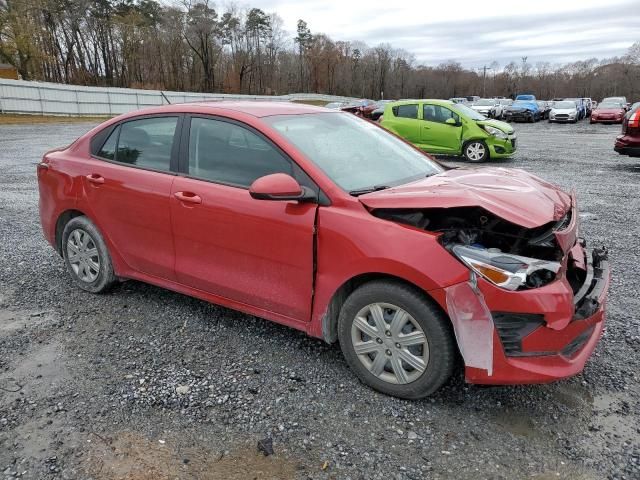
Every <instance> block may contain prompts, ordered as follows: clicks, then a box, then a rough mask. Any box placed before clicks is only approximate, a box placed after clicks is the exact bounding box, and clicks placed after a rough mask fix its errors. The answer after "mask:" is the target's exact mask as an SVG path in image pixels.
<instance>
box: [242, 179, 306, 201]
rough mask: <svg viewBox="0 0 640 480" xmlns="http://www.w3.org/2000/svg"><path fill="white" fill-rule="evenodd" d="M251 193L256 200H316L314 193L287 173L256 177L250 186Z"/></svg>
mask: <svg viewBox="0 0 640 480" xmlns="http://www.w3.org/2000/svg"><path fill="white" fill-rule="evenodd" d="M249 195H251V197H252V198H255V199H256V200H280V201H290V200H297V201H306V200H314V199H315V195H314V193H313V192H312V191H311V190H309V189H308V188H306V187H303V186H301V185H300V184H299V183H298V182H297V180H296V179H295V178H293V177H292V176H291V175H287V174H286V173H273V174H271V175H265V176H264V177H260V178H258V179H256V180H255V181H254V182H253V183H252V184H251V187H250V188H249Z"/></svg>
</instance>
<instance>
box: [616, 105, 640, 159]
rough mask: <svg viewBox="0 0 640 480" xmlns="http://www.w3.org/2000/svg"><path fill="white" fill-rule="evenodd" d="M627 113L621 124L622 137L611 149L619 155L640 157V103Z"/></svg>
mask: <svg viewBox="0 0 640 480" xmlns="http://www.w3.org/2000/svg"><path fill="white" fill-rule="evenodd" d="M634 105H635V107H632V109H631V110H630V111H629V113H628V114H627V115H626V116H625V119H624V120H623V122H622V135H618V137H616V144H615V146H614V147H613V148H614V150H615V151H616V152H618V153H619V154H621V155H629V156H631V157H640V103H638V104H634Z"/></svg>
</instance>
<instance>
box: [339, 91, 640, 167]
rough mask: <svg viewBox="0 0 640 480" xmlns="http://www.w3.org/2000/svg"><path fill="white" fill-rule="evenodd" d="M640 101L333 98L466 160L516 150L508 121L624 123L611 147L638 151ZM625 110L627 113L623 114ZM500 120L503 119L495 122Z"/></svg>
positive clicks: (429, 148)
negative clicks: (583, 120) (374, 99)
mask: <svg viewBox="0 0 640 480" xmlns="http://www.w3.org/2000/svg"><path fill="white" fill-rule="evenodd" d="M639 105H640V102H639V103H636V104H634V105H633V107H631V106H630V104H629V103H627V99H626V98H625V97H607V98H604V99H603V100H602V101H601V102H600V103H597V102H596V101H594V100H592V99H591V98H579V97H572V98H565V99H559V98H556V99H554V100H551V101H545V100H537V99H536V97H535V96H534V95H532V94H522V95H518V96H517V97H516V99H515V101H512V100H510V99H506V98H477V97H471V96H470V97H456V98H452V99H450V100H401V101H393V100H381V101H379V102H373V101H371V100H358V101H357V102H353V103H340V102H335V103H332V104H328V105H327V106H328V107H329V108H339V109H341V110H344V111H348V112H351V113H354V114H355V115H357V116H362V117H365V118H368V119H371V120H373V121H379V122H380V123H381V124H382V126H384V127H385V128H387V129H388V130H390V131H392V132H393V133H395V134H397V135H398V136H400V137H402V138H404V139H405V140H407V141H408V142H410V143H412V144H413V145H414V146H416V147H417V148H419V149H421V150H423V151H425V152H428V153H434V154H445V155H461V156H463V157H464V158H466V159H467V160H468V161H469V162H483V161H486V160H488V159H489V158H504V157H508V156H510V155H512V154H513V153H514V152H515V150H516V135H515V132H514V130H513V128H512V127H511V126H510V125H509V123H508V122H517V121H525V122H537V121H540V120H545V119H548V121H549V123H577V122H578V121H580V120H582V119H584V118H587V117H588V118H589V121H590V123H592V124H593V123H623V132H622V135H620V136H619V137H618V139H617V141H616V146H615V150H616V151H617V152H619V153H621V154H625V155H632V156H636V155H638V154H640V151H639V149H640V144H638V139H637V135H638V133H637V128H638V122H639V121H640V118H639V117H640V113H639V112H638V106H639ZM627 111H628V113H627ZM501 119H504V120H506V122H502V121H499V120H501Z"/></svg>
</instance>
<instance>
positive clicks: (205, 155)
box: [171, 116, 317, 321]
mask: <svg viewBox="0 0 640 480" xmlns="http://www.w3.org/2000/svg"><path fill="white" fill-rule="evenodd" d="M182 144H183V148H182V153H181V157H182V158H183V165H182V167H181V168H182V169H183V170H185V171H186V172H185V173H187V176H185V177H178V178H176V181H175V182H174V183H173V187H172V196H171V197H172V198H171V212H172V218H173V232H174V241H175V248H176V264H175V265H176V276H177V279H178V281H179V282H180V283H182V284H185V285H188V286H190V287H193V288H196V289H199V290H203V291H205V292H208V293H211V294H214V295H218V296H221V297H224V298H227V299H230V300H233V301H234V302H237V303H240V304H244V305H249V306H252V307H257V308H260V309H263V310H267V311H269V312H275V313H277V314H280V315H284V316H286V317H289V318H293V319H296V320H302V321H308V320H309V318H310V308H311V293H312V282H313V244H314V224H315V214H316V208H317V205H316V204H315V203H298V202H295V201H270V200H255V199H253V198H252V197H251V196H250V195H249V186H250V185H251V184H252V183H253V181H254V180H256V179H257V178H259V177H262V176H264V175H268V174H271V173H287V174H289V175H292V176H294V177H296V178H297V179H298V180H299V181H300V183H302V184H305V183H306V182H307V179H305V178H303V177H305V176H304V174H303V173H302V171H301V170H299V167H297V165H295V163H294V162H292V161H291V160H290V159H289V158H288V157H287V156H286V155H285V154H284V153H283V152H282V151H281V150H280V149H279V148H277V146H275V145H274V144H273V143H272V142H270V141H269V140H268V139H267V138H265V137H264V136H262V135H261V134H259V133H258V132H257V131H255V130H253V129H252V128H250V127H248V126H247V125H244V124H241V123H238V122H234V121H231V120H228V119H224V118H220V117H206V116H202V117H201V116H193V117H190V118H188V119H187V120H185V131H184V134H183V140H182Z"/></svg>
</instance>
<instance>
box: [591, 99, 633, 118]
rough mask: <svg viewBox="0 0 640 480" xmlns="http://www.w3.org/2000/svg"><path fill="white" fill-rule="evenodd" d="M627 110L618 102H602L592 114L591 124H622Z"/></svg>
mask: <svg viewBox="0 0 640 480" xmlns="http://www.w3.org/2000/svg"><path fill="white" fill-rule="evenodd" d="M625 113H627V110H626V108H625V105H623V104H622V103H616V102H602V103H600V104H599V105H598V106H597V107H596V108H595V110H593V111H592V112H591V118H590V120H589V123H622V119H623V118H624V115H625Z"/></svg>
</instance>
